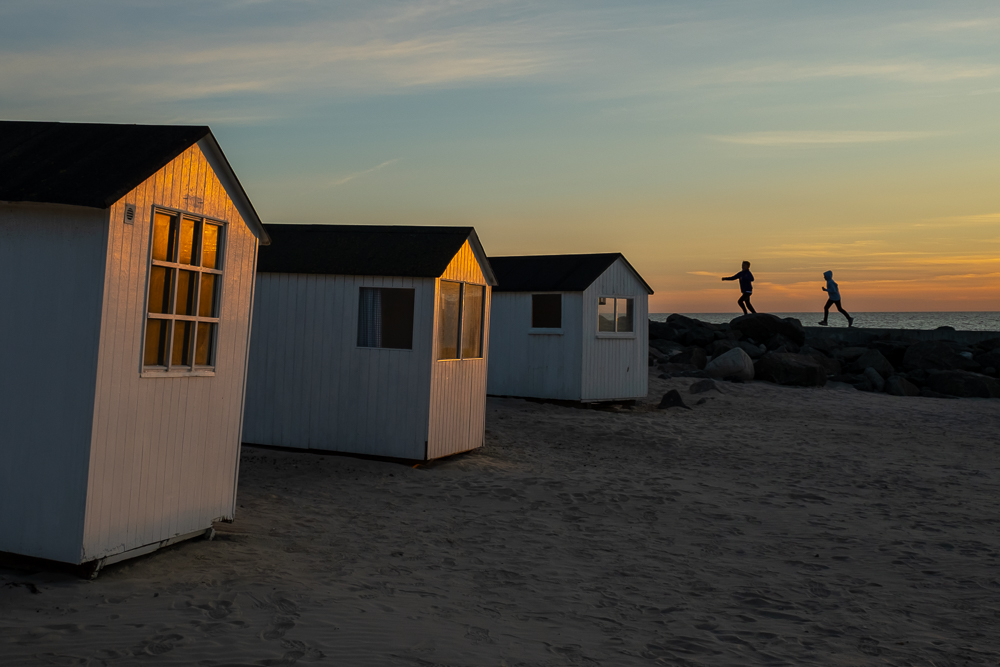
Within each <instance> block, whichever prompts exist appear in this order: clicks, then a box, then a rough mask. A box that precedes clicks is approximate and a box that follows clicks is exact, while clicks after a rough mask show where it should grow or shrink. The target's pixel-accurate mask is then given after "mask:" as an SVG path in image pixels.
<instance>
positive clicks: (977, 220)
mask: <svg viewBox="0 0 1000 667" xmlns="http://www.w3.org/2000/svg"><path fill="white" fill-rule="evenodd" d="M998 223H1000V213H980V214H977V215H953V216H947V217H944V218H931V219H929V220H925V221H922V222H917V223H914V225H913V226H914V227H956V226H960V225H995V224H998Z"/></svg>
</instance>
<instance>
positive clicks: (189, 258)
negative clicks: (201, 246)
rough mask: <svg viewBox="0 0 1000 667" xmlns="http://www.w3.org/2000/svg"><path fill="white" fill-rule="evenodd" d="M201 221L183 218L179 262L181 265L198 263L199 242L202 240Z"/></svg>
mask: <svg viewBox="0 0 1000 667" xmlns="http://www.w3.org/2000/svg"><path fill="white" fill-rule="evenodd" d="M200 237H201V221H200V220H191V219H190V218H181V246H180V253H179V254H178V257H177V261H178V262H180V263H181V264H197V263H198V241H199V240H201V239H200Z"/></svg>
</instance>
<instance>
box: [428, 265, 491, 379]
mask: <svg viewBox="0 0 1000 667" xmlns="http://www.w3.org/2000/svg"><path fill="white" fill-rule="evenodd" d="M485 306H486V288H485V287H484V286H483V285H473V284H471V283H459V282H453V281H450V280H442V281H441V291H440V294H439V296H438V356H437V358H438V360H445V359H478V358H481V357H482V356H483V319H484V314H485V311H484V308H485Z"/></svg>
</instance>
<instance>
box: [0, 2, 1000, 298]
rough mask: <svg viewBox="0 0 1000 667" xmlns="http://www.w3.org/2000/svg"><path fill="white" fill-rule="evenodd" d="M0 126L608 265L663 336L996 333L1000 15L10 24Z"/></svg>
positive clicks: (9, 17)
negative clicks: (668, 329) (623, 264)
mask: <svg viewBox="0 0 1000 667" xmlns="http://www.w3.org/2000/svg"><path fill="white" fill-rule="evenodd" d="M0 117H2V118H6V119H19V120H61V121H91V122H127V123H188V124H207V125H210V126H211V127H212V129H213V131H214V132H215V135H216V136H217V137H218V138H219V141H220V143H221V144H222V147H223V149H224V150H225V151H226V154H227V155H228V157H229V159H230V161H231V162H232V164H233V166H234V168H235V169H236V172H237V174H239V176H240V178H241V181H242V182H243V185H244V186H245V188H246V190H247V192H248V193H249V195H250V198H251V199H252V200H253V202H254V204H255V205H256V207H257V209H258V211H259V212H260V214H261V217H262V218H263V219H264V220H265V221H266V222H298V223H345V224H347V223H349V224H368V223H371V224H444V225H469V224H471V225H474V226H475V227H476V229H477V230H478V232H479V235H480V238H481V239H482V241H483V244H484V246H485V247H486V249H487V252H488V253H490V254H492V255H504V254H542V253H573V252H609V251H620V252H623V253H624V254H625V255H626V257H627V258H628V259H629V260H630V261H631V262H632V264H633V265H634V266H635V267H636V268H637V269H638V270H639V272H640V273H642V274H643V276H644V277H645V278H646V280H647V281H648V282H649V283H650V284H651V285H652V286H653V288H654V289H655V290H656V294H655V295H654V296H653V297H652V298H651V304H650V310H651V311H653V312H673V311H676V312H725V311H735V310H738V308H737V306H736V303H735V301H736V298H737V297H738V290H737V288H736V286H735V283H723V282H720V280H719V278H720V277H721V276H723V275H731V274H733V273H735V272H736V271H738V270H739V267H740V262H741V261H742V260H744V259H747V260H750V261H751V262H752V263H753V268H752V270H753V272H754V274H755V275H756V277H757V281H756V283H755V285H756V292H755V295H754V303H755V305H756V306H757V308H758V309H759V310H769V311H772V312H789V311H805V310H817V309H819V308H821V307H822V304H823V301H824V300H825V295H824V294H823V293H822V292H821V291H820V286H821V285H822V284H823V282H822V273H823V271H825V270H827V269H832V270H833V271H834V274H835V275H834V277H835V279H837V280H838V281H839V282H840V286H841V292H842V294H843V297H844V305H845V307H847V308H848V309H849V310H851V311H879V310H902V311H911V310H912V311H933V310H1000V3H998V2H996V0H990V1H988V2H963V1H962V0H955V1H949V2H943V1H938V2H920V1H919V0H915V1H907V2H901V1H884V2H883V1H876V2H872V1H871V0H867V1H865V2H855V1H853V0H838V1H836V2H809V1H806V0H795V1H784V2H778V1H769V0H759V1H754V0H736V1H725V0H718V1H712V0H708V1H699V2H694V1H688V2H668V1H657V2H653V1H648V2H642V1H631V0H616V1H614V2H610V1H609V2H588V1H586V0H573V1H560V0H542V1H538V0H535V1H533V2H528V1H520V0H509V1H506V0H501V1H480V0H469V1H463V0H413V1H410V2H387V1H383V0H363V1H346V0H345V1H339V2H326V1H323V0H281V1H277V0H276V1H268V0H242V1H237V0H232V1H221V0H198V1H188V0H170V1H157V0H149V1H144V0H131V1H128V2H125V1H121V0H88V1H87V2H69V1H64V2H54V1H50V0H30V1H27V0H4V2H2V3H0Z"/></svg>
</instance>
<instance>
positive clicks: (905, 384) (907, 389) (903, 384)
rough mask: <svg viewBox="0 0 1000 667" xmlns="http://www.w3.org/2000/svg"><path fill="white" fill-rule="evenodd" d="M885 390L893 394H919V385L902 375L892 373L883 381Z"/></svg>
mask: <svg viewBox="0 0 1000 667" xmlns="http://www.w3.org/2000/svg"><path fill="white" fill-rule="evenodd" d="M885 392H886V393H887V394H892V395H893V396H919V395H920V387H918V386H917V385H915V384H913V383H912V382H910V381H909V380H907V379H906V378H905V377H903V376H902V375H893V376H892V377H890V378H889V379H888V380H886V381H885Z"/></svg>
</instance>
